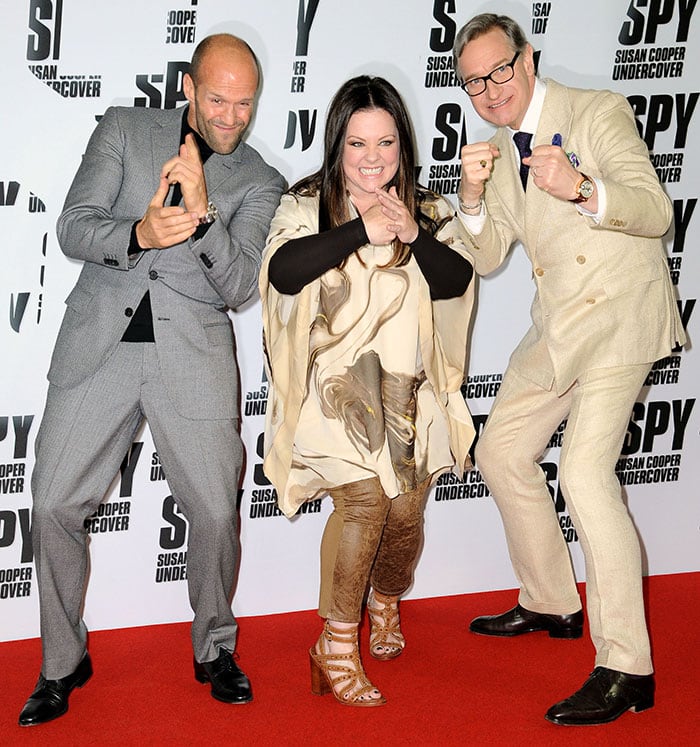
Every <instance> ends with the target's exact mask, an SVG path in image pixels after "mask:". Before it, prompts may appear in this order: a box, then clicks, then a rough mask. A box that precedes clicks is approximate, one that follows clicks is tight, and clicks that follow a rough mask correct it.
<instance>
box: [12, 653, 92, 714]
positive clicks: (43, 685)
mask: <svg viewBox="0 0 700 747" xmlns="http://www.w3.org/2000/svg"><path fill="white" fill-rule="evenodd" d="M90 677H92V662H91V661H90V656H89V655H88V654H85V656H84V657H83V660H82V661H81V662H80V664H78V666H77V667H76V669H75V671H74V672H73V673H72V674H69V675H67V676H66V677H62V678H61V679H60V680H47V679H46V678H45V677H44V675H43V674H40V675H39V681H38V682H37V683H36V687H35V688H34V692H33V693H32V694H31V695H30V696H29V699H28V700H27V702H26V703H25V704H24V708H22V712H21V713H20V714H19V725H20V726H38V725H39V724H44V723H46V722H47V721H52V720H53V719H55V718H58V717H59V716H63V714H64V713H65V712H66V711H67V710H68V696H69V695H70V694H71V692H72V691H73V690H74V689H75V688H76V687H82V686H83V685H84V684H85V683H86V682H87V681H88V680H89V679H90Z"/></svg>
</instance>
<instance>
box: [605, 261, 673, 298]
mask: <svg viewBox="0 0 700 747" xmlns="http://www.w3.org/2000/svg"><path fill="white" fill-rule="evenodd" d="M661 278H662V275H661V271H660V269H659V265H658V264H656V263H654V262H642V263H640V264H638V265H633V266H632V267H625V268H624V269H623V270H622V271H620V272H618V273H617V274H615V275H611V276H610V277H608V278H606V279H605V280H604V281H603V290H604V291H605V295H606V296H607V297H608V298H615V297H617V296H620V295H622V294H623V293H627V292H629V291H631V290H632V289H633V288H635V287H636V286H638V285H641V284H642V283H652V282H654V281H655V280H661Z"/></svg>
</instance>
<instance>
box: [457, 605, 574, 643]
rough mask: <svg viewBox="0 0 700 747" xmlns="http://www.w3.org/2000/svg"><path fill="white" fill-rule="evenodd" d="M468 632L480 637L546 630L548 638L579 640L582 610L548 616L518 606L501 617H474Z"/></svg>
mask: <svg viewBox="0 0 700 747" xmlns="http://www.w3.org/2000/svg"><path fill="white" fill-rule="evenodd" d="M469 630H471V631H472V633H479V634H480V635H498V636H514V635H522V634H523V633H534V632H536V631H538V630H546V631H548V632H549V637H550V638H580V637H581V636H582V635H583V610H579V611H578V612H574V613H573V614H571V615H549V614H544V613H541V612H530V610H526V609H525V608H524V607H521V606H520V605H519V604H518V605H516V606H515V607H513V609H512V610H508V612H504V613H503V614H501V615H486V616H484V617H475V618H474V619H473V620H472V621H471V624H470V625H469Z"/></svg>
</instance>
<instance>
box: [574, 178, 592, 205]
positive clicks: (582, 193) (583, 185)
mask: <svg viewBox="0 0 700 747" xmlns="http://www.w3.org/2000/svg"><path fill="white" fill-rule="evenodd" d="M594 191H595V184H594V183H593V181H592V180H591V179H590V177H588V176H586V175H585V174H581V179H580V180H579V183H578V184H577V185H576V194H577V197H574V199H573V200H571V202H586V200H588V199H590V198H591V197H592V196H593V192H594Z"/></svg>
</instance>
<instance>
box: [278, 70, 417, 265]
mask: <svg viewBox="0 0 700 747" xmlns="http://www.w3.org/2000/svg"><path fill="white" fill-rule="evenodd" d="M373 109H383V110H384V111H385V112H387V113H388V114H389V115H391V117H392V118H393V120H394V123H395V124H396V130H397V132H398V140H399V165H398V168H397V170H396V174H395V175H394V177H393V179H392V180H391V181H390V182H389V183H388V184H387V185H386V188H387V189H389V188H390V187H396V192H397V194H398V196H399V199H400V200H401V201H402V202H403V203H404V204H405V205H406V207H407V208H408V210H409V211H410V213H411V215H417V204H416V203H417V196H416V189H417V183H416V168H415V165H416V156H415V146H414V140H413V128H412V127H411V122H410V120H409V118H408V112H407V111H406V107H405V105H404V103H403V100H402V99H401V96H400V94H399V92H398V91H397V90H396V89H395V88H394V86H392V85H391V83H389V82H388V81H387V80H385V79H384V78H380V77H371V76H369V75H360V76H358V77H357V78H351V79H350V80H348V81H347V82H346V83H344V84H343V85H342V86H341V87H340V89H339V90H338V92H337V93H336V94H335V96H334V97H333V100H332V101H331V103H330V106H329V108H328V115H327V118H326V130H325V136H324V143H323V164H322V166H321V168H320V169H319V170H318V171H317V172H316V173H314V174H312V175H311V176H308V177H306V178H304V179H301V180H300V181H299V182H297V183H296V184H295V185H294V186H293V187H292V189H291V192H294V193H297V194H302V195H304V194H305V195H315V194H319V196H320V200H319V202H320V205H319V231H327V230H328V229H330V228H336V227H337V226H340V225H342V224H343V223H347V222H348V220H350V215H349V212H348V198H347V189H346V186H345V177H344V175H343V148H344V145H345V134H346V132H347V129H348V122H349V121H350V117H352V115H353V114H354V113H355V112H358V111H371V110H373ZM409 254H410V250H409V247H408V246H406V245H405V244H403V243H402V242H400V241H399V240H398V239H395V240H394V255H393V257H392V258H391V260H390V261H389V263H388V265H387V266H395V265H402V264H404V263H405V262H407V261H408V257H409Z"/></svg>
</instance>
